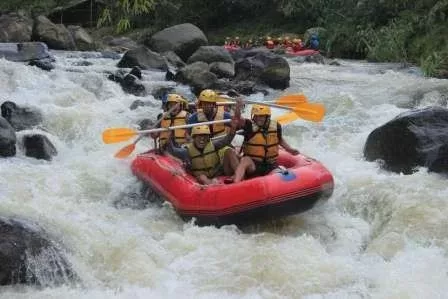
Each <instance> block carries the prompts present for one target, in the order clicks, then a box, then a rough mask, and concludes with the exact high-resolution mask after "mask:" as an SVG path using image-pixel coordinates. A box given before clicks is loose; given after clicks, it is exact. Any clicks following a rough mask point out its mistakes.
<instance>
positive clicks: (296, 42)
mask: <svg viewBox="0 0 448 299" xmlns="http://www.w3.org/2000/svg"><path fill="white" fill-rule="evenodd" d="M292 50H293V51H294V52H298V51H300V50H302V40H301V39H299V38H295V39H294V40H293V44H292Z"/></svg>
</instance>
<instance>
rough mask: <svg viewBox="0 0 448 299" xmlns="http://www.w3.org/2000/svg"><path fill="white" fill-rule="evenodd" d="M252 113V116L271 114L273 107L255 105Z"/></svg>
mask: <svg viewBox="0 0 448 299" xmlns="http://www.w3.org/2000/svg"><path fill="white" fill-rule="evenodd" d="M251 114H252V117H254V116H255V115H267V116H271V108H270V107H269V106H264V105H253V106H252V112H251Z"/></svg>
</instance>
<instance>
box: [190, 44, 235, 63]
mask: <svg viewBox="0 0 448 299" xmlns="http://www.w3.org/2000/svg"><path fill="white" fill-rule="evenodd" d="M196 61H203V62H207V63H212V62H218V61H219V62H228V63H234V61H233V58H232V56H231V55H230V53H229V51H227V50H226V49H224V47H221V46H202V47H199V49H197V50H196V52H194V53H193V55H191V56H190V58H188V61H187V63H193V62H196Z"/></svg>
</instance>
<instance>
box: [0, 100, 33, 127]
mask: <svg viewBox="0 0 448 299" xmlns="http://www.w3.org/2000/svg"><path fill="white" fill-rule="evenodd" d="M1 112H2V117H4V118H5V119H6V120H7V121H8V122H9V123H10V124H11V126H12V127H13V128H14V129H15V130H16V131H20V130H25V129H31V128H33V127H35V126H37V125H39V124H41V123H42V114H41V113H40V112H39V111H37V110H35V109H32V108H29V107H24V108H22V107H19V106H17V105H16V103H14V102H11V101H6V102H3V103H2V105H1Z"/></svg>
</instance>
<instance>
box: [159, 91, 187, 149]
mask: <svg viewBox="0 0 448 299" xmlns="http://www.w3.org/2000/svg"><path fill="white" fill-rule="evenodd" d="M187 105H188V102H187V100H185V99H184V98H183V97H182V96H180V95H178V94H175V93H171V94H168V96H167V100H166V107H165V109H164V110H165V111H169V113H165V116H163V113H160V114H159V115H158V116H157V119H158V120H159V119H160V118H162V117H163V119H162V121H161V122H160V124H159V125H158V126H157V127H158V128H168V127H171V126H182V125H186V124H187V121H188V118H189V116H190V114H189V113H188V112H187V111H186V110H185V109H186V108H187ZM151 137H152V138H154V139H157V138H158V140H159V145H158V150H159V152H160V153H162V152H164V151H165V150H166V147H167V145H168V140H170V139H172V140H173V142H174V144H176V145H177V146H180V145H182V144H185V143H187V141H188V138H189V133H188V131H187V130H186V129H176V130H174V132H172V131H166V132H160V133H151Z"/></svg>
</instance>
